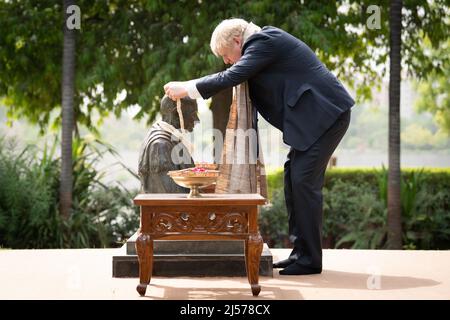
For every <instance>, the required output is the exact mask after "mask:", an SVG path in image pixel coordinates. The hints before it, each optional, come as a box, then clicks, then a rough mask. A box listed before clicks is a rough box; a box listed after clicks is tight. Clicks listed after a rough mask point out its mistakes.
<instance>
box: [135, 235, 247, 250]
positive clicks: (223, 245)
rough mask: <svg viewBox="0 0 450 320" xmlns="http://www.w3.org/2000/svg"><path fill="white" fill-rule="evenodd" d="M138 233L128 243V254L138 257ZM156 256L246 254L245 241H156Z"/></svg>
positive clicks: (154, 244) (154, 245) (154, 248)
mask: <svg viewBox="0 0 450 320" xmlns="http://www.w3.org/2000/svg"><path fill="white" fill-rule="evenodd" d="M136 238H137V233H135V234H134V235H133V236H132V237H130V238H129V239H128V241H127V243H126V248H127V254H129V255H136V254H137V253H136V246H135V245H136ZM153 250H154V253H155V254H180V253H183V254H216V255H218V254H244V241H243V240H155V241H153Z"/></svg>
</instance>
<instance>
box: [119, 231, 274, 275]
mask: <svg viewBox="0 0 450 320" xmlns="http://www.w3.org/2000/svg"><path fill="white" fill-rule="evenodd" d="M130 240H131V239H130ZM169 242H179V241H175V240H171V241H161V244H162V246H163V247H162V248H163V250H162V251H163V252H166V253H165V254H162V253H161V252H159V253H156V241H155V254H154V255H153V275H154V276H164V277H179V276H191V277H202V276H203V277H227V276H229V277H233V276H236V277H237V276H246V271H245V258H244V253H243V251H244V250H243V241H202V242H205V243H202V244H195V243H196V242H198V241H186V242H193V243H194V242H195V243H194V244H192V243H191V244H184V245H186V246H187V247H186V248H191V249H192V250H190V251H189V250H188V252H186V251H180V247H177V251H176V252H178V253H174V252H173V251H174V248H175V247H171V244H169ZM207 242H217V244H216V245H215V247H216V248H215V249H216V250H220V252H217V251H216V252H214V253H198V252H201V251H202V250H203V252H204V250H205V249H208V250H210V249H212V248H213V247H212V246H211V245H209V246H208V244H207ZM229 242H235V243H231V244H230V243H229ZM163 243H166V244H163ZM219 243H220V246H219V245H218V244H219ZM164 246H167V247H164ZM189 246H191V247H189ZM192 246H194V247H192ZM238 246H239V247H240V248H239V250H240V252H241V253H236V252H235V253H224V252H230V250H231V249H233V250H235V251H236V249H237V247H238ZM186 248H184V249H186ZM194 249H195V250H194ZM122 250H123V255H118V256H113V261H112V263H113V266H112V267H113V277H115V278H136V277H139V262H138V258H137V255H133V254H128V250H129V248H128V243H127V244H125V245H124V246H123V247H122ZM164 250H165V251H164ZM134 252H135V251H134ZM180 252H183V253H180ZM192 252H196V253H192ZM272 263H273V259H272V253H271V252H270V250H269V247H268V246H267V244H264V246H263V252H262V255H261V262H260V265H259V274H260V275H261V276H269V277H272V276H273V275H272Z"/></svg>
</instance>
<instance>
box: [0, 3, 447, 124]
mask: <svg viewBox="0 0 450 320" xmlns="http://www.w3.org/2000/svg"><path fill="white" fill-rule="evenodd" d="M61 4H62V2H55V1H51V0H23V1H2V2H0V30H2V32H1V33H0V97H2V96H4V97H5V101H4V102H5V105H7V106H8V108H9V110H8V111H9V112H8V113H9V116H10V117H12V118H13V119H14V118H17V117H27V118H28V119H30V120H32V121H33V122H35V123H39V124H40V125H41V126H42V127H44V126H45V125H46V124H47V123H49V121H51V120H50V112H51V111H52V110H58V109H59V107H60V101H61V74H62V70H61V56H62V45H61V44H62V28H61V26H62V23H63V21H62V14H61V11H62V8H61ZM77 5H78V6H80V9H81V13H82V17H81V30H80V31H78V32H77V40H76V41H77V44H76V57H77V61H76V85H75V87H76V92H75V106H76V110H75V114H76V121H77V123H81V124H85V125H87V126H88V127H89V128H90V129H91V130H93V131H95V130H96V126H95V123H94V121H93V117H94V115H95V113H98V114H99V115H100V121H101V119H102V118H103V117H104V116H106V115H107V114H108V113H114V114H115V115H117V116H119V115H120V114H121V112H122V110H124V109H126V108H128V107H129V106H132V105H139V106H140V108H141V109H140V112H138V113H137V115H136V117H137V118H142V117H144V116H148V119H149V121H152V120H153V119H154V117H155V116H156V113H157V111H158V104H159V97H160V96H161V95H162V93H163V92H162V86H163V84H164V83H165V82H167V81H169V80H174V79H178V80H187V79H192V78H197V77H199V76H201V75H205V74H209V73H212V72H216V71H218V70H221V69H222V68H223V64H222V62H221V60H220V59H217V58H216V57H214V56H213V55H212V53H211V52H210V49H209V40H210V35H211V32H212V30H213V29H214V27H215V26H216V25H217V24H218V23H219V22H220V21H221V20H222V19H224V18H227V17H232V16H234V17H242V18H245V19H247V20H249V21H253V22H255V23H256V24H259V25H262V26H263V25H274V26H277V27H281V28H283V29H285V30H286V31H288V32H291V33H292V34H293V35H295V36H297V37H299V38H300V39H302V40H304V41H305V42H306V43H307V44H308V45H309V46H310V47H311V48H312V49H313V50H314V51H316V52H317V54H318V55H319V57H320V58H321V60H322V61H323V62H324V63H325V64H326V65H327V66H328V67H329V68H330V69H331V70H333V71H334V72H335V73H336V74H337V75H338V77H339V78H340V79H341V80H344V81H346V82H348V83H350V85H352V87H353V88H354V89H355V90H356V93H357V94H356V96H357V98H363V97H369V96H370V89H371V88H372V87H373V86H374V85H377V84H379V82H380V79H381V77H382V75H383V74H384V73H385V71H386V65H387V64H386V61H387V57H388V51H389V50H388V48H389V27H388V21H389V19H388V8H389V2H388V1H387V0H378V1H373V0H370V1H369V0H360V1H355V0H350V1H345V2H343V1H326V0H321V1H283V2H279V1H269V0H260V1H247V2H245V1H244V2H242V1H213V2H211V1H208V2H206V1H178V2H165V1H146V0H132V1H121V0H110V1H100V0H96V1H92V0H80V1H77ZM369 5H378V6H379V7H380V9H381V20H380V22H381V28H380V29H369V28H367V27H366V21H367V19H368V18H369V14H368V13H367V8H368V6H369ZM404 8H405V9H404V15H403V19H404V21H403V25H404V30H405V31H404V36H403V46H402V50H403V52H402V57H403V60H404V63H405V65H406V66H407V67H408V71H409V72H410V73H411V74H413V75H417V76H419V77H422V78H425V77H426V76H427V75H428V74H430V73H431V72H436V73H438V74H439V73H442V69H443V65H444V62H445V61H448V59H449V58H448V57H449V56H448V55H441V56H429V55H427V54H426V52H424V50H420V49H418V48H422V47H423V46H424V43H425V42H426V43H429V44H430V45H431V47H432V48H438V47H439V46H440V44H441V43H442V41H446V40H447V37H448V28H449V24H448V19H447V18H444V20H443V18H442V17H446V16H447V14H446V13H447V12H448V5H447V2H446V1H445V0H436V1H433V2H423V1H415V0H408V1H406V0H405V1H404ZM374 66H377V67H381V70H382V71H381V72H380V73H377V71H376V68H374ZM355 74H358V75H359V76H358V77H360V78H361V79H357V77H355ZM60 120H61V119H60V116H58V117H57V118H56V119H55V120H54V121H55V124H58V123H59V122H60Z"/></svg>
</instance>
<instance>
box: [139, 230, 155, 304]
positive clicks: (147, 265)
mask: <svg viewBox="0 0 450 320" xmlns="http://www.w3.org/2000/svg"><path fill="white" fill-rule="evenodd" d="M136 251H137V254H138V259H139V284H138V286H137V287H136V290H137V292H139V295H141V296H144V295H145V291H146V290H147V285H148V284H149V283H150V280H151V278H152V269H153V239H152V238H151V237H150V235H149V234H146V233H142V232H140V233H139V235H138V237H137V239H136Z"/></svg>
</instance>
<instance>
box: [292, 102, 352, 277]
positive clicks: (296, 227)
mask: <svg viewBox="0 0 450 320" xmlns="http://www.w3.org/2000/svg"><path fill="white" fill-rule="evenodd" d="M350 113H351V111H350V109H349V110H348V111H345V112H344V113H343V114H341V115H340V116H339V118H338V119H337V120H336V121H335V122H334V124H333V125H332V126H331V127H330V128H329V129H328V130H327V131H325V133H324V134H323V135H322V136H320V138H319V139H318V140H317V141H316V142H315V143H314V144H312V145H311V146H310V147H309V148H308V149H307V150H305V151H299V150H296V149H294V148H291V149H290V151H289V153H288V156H287V161H286V162H285V164H284V193H285V200H286V209H287V213H288V218H289V239H290V241H291V243H292V244H293V246H294V249H293V250H292V253H291V255H290V257H289V258H290V259H293V260H296V263H298V264H300V265H303V266H306V267H311V268H320V269H322V214H323V197H322V188H323V184H324V178H325V170H326V168H327V165H328V161H329V159H330V157H331V156H332V154H333V152H334V150H335V149H336V147H337V146H338V144H339V142H340V141H341V140H342V137H343V136H344V134H345V132H346V131H347V129H348V126H349V124H350Z"/></svg>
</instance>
